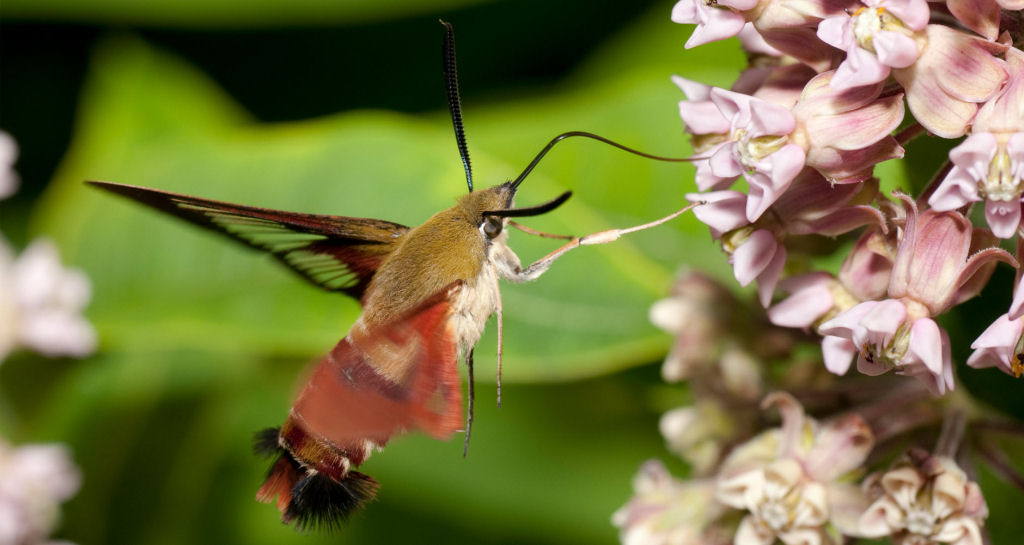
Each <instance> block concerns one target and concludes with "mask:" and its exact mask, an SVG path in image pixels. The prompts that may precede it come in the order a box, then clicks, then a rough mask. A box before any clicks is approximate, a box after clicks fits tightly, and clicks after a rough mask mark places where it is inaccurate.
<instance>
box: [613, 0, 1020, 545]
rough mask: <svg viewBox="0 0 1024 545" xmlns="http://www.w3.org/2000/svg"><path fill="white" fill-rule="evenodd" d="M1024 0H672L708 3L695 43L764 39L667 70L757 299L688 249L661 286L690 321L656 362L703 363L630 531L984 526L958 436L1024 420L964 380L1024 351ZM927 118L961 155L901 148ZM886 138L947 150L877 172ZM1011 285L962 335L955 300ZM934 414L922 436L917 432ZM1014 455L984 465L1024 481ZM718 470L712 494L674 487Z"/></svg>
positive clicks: (719, 217) (678, 315)
mask: <svg viewBox="0 0 1024 545" xmlns="http://www.w3.org/2000/svg"><path fill="white" fill-rule="evenodd" d="M1022 9H1024V3H1022V2H1020V0H972V1H967V0H947V1H945V2H927V1H926V0H729V1H723V0H718V1H716V2H706V1H703V0H679V1H678V2H677V3H676V5H675V7H674V9H673V10H672V14H671V18H672V20H673V21H674V22H677V23H683V24H692V25H696V27H695V28H694V31H693V34H692V35H691V36H690V39H689V40H688V41H687V42H686V47H687V48H692V47H696V46H699V45H702V44H706V43H709V42H713V41H717V40H722V39H727V38H732V37H739V39H740V41H741V43H742V44H743V47H744V49H745V50H746V52H747V56H748V59H749V60H750V67H749V68H748V69H746V70H745V71H743V73H742V74H740V76H739V77H738V79H737V80H736V82H735V83H734V84H733V85H732V86H731V87H730V88H727V89H726V88H719V87H712V86H708V85H705V84H703V83H701V82H699V81H693V80H691V79H687V78H685V77H680V76H673V78H672V80H673V82H674V83H675V84H676V86H678V87H679V89H680V90H681V91H682V93H683V95H684V99H683V100H681V101H680V102H679V115H680V117H681V118H682V121H683V124H684V130H685V131H686V132H687V133H688V134H689V135H690V136H691V138H692V146H693V150H694V154H693V156H692V158H693V164H694V166H695V168H696V175H695V180H694V181H695V185H696V189H697V191H695V192H693V193H689V194H687V199H688V200H690V201H691V202H694V203H700V205H699V206H697V207H696V208H695V209H694V213H695V215H696V217H697V218H698V219H699V220H700V221H701V222H703V223H704V224H706V225H707V226H708V228H709V230H710V232H711V236H712V237H713V238H714V240H716V241H717V242H718V243H719V244H720V245H721V248H722V250H723V251H724V252H725V254H726V255H727V256H728V260H729V262H730V263H731V265H732V268H733V275H734V276H735V280H736V282H737V283H738V284H739V285H741V286H747V285H756V288H757V289H756V299H757V305H756V306H758V307H760V308H754V307H750V306H746V305H744V304H743V303H742V302H741V301H740V300H738V299H737V298H736V297H735V296H733V295H732V294H731V293H730V291H729V289H728V288H727V287H724V286H721V285H719V284H717V283H716V282H715V281H713V280H711V279H710V278H708V277H705V276H702V275H700V274H698V273H692V272H687V273H684V274H683V275H681V277H680V279H679V280H678V282H677V285H676V287H675V288H674V290H673V293H672V296H671V297H670V298H669V299H666V300H664V301H660V302H658V303H656V304H655V305H654V306H653V307H652V312H651V319H652V322H653V323H654V324H655V325H657V326H659V327H661V328H662V329H664V330H666V331H668V332H669V333H672V334H674V335H676V342H675V345H674V346H673V348H672V350H671V352H670V354H669V356H668V359H667V360H666V362H665V365H664V367H663V377H664V378H665V379H666V380H668V381H669V382H677V381H687V383H688V386H689V389H688V390H687V391H688V392H689V399H687V402H686V404H685V405H683V406H681V407H678V408H676V409H673V410H671V411H669V412H667V413H665V415H664V416H663V417H662V420H661V425H660V428H661V432H662V434H663V435H664V436H665V440H666V444H667V447H668V449H669V450H670V451H672V452H673V453H675V454H677V455H679V456H681V457H682V458H683V459H684V460H686V461H687V462H689V463H690V465H691V467H692V469H693V472H694V474H695V476H694V478H693V479H690V480H678V479H675V478H674V477H671V476H669V475H668V474H667V471H665V469H664V467H663V466H660V465H656V464H654V463H653V462H649V463H647V464H646V465H644V466H643V467H642V469H641V472H640V475H638V477H637V482H636V483H634V484H635V494H636V495H635V496H634V499H633V500H631V501H630V502H629V503H628V504H627V505H626V506H625V507H623V508H622V509H621V510H620V511H619V512H618V513H616V515H615V517H614V522H615V523H616V524H617V525H618V526H619V527H620V528H621V531H622V537H623V540H624V542H627V543H630V544H631V545H639V544H643V545H653V544H690V543H729V542H731V543H736V544H737V545H755V544H763V545H767V544H769V543H775V542H780V541H781V542H783V543H786V544H796V543H800V544H824V543H841V542H844V541H846V540H848V539H849V538H878V537H886V536H888V537H889V538H890V539H891V540H892V541H893V542H895V543H913V544H926V543H927V544H931V543H956V544H958V545H966V544H981V543H983V542H984V540H985V537H984V534H985V528H984V521H985V518H986V517H987V515H988V510H987V508H986V503H985V500H984V496H983V494H982V492H981V489H980V488H979V487H978V485H977V484H976V483H974V482H973V481H972V480H971V479H970V478H969V477H968V475H969V474H970V472H971V471H972V469H971V468H970V466H967V465H965V464H967V463H968V461H969V457H968V454H967V453H966V452H967V450H968V449H967V448H964V449H961V448H960V447H961V445H966V446H971V445H976V444H981V443H985V442H984V441H981V442H980V443H979V442H978V441H975V439H978V437H977V436H979V435H981V434H987V433H1003V432H1005V431H1006V430H1008V429H1009V430H1011V431H1012V433H1015V434H1024V429H1021V428H1020V427H1019V426H1017V425H1015V424H1012V423H1011V424H1007V423H1006V422H1005V421H1003V420H1000V417H998V416H993V414H992V412H991V411H990V410H987V409H984V408H981V407H980V405H977V404H975V403H973V401H972V400H971V399H970V398H969V397H967V396H963V395H959V396H958V397H957V398H956V400H955V401H953V400H951V396H950V395H949V394H950V393H951V392H953V391H954V390H956V389H957V379H956V375H955V369H956V366H957V364H958V363H961V364H963V363H966V365H967V366H969V367H971V368H985V367H996V368H998V369H1000V370H1002V371H1004V372H1005V373H1007V374H1009V375H1013V376H1017V377H1020V376H1021V374H1024V274H1022V268H1024V265H1022V264H1024V223H1022V221H1024V220H1022V216H1024V213H1022V211H1024V208H1022V207H1024V52H1022V50H1021V44H1022V43H1024V13H1022V11H1021V10H1022ZM918 137H929V138H932V139H933V140H934V141H941V140H942V139H945V140H948V141H949V142H950V144H949V146H948V147H947V149H950V151H949V153H948V156H947V157H945V158H943V161H942V162H941V163H940V162H938V161H935V159H936V158H935V157H934V156H931V157H924V156H921V157H917V156H915V155H913V152H911V154H910V155H908V151H907V148H905V147H904V146H907V144H908V143H909V142H910V141H911V140H913V139H915V138H918ZM911 149H914V148H911ZM885 161H904V162H907V161H917V162H918V163H915V165H917V164H921V165H929V166H931V165H930V164H929V163H928V161H935V162H934V166H933V168H934V170H933V171H934V172H936V174H935V176H934V177H933V178H932V179H931V180H930V181H929V182H928V183H927V185H926V186H924V187H923V188H911V187H902V188H900V189H898V190H895V191H893V192H892V193H883V192H881V191H880V189H879V188H880V185H881V184H882V183H886V184H888V185H893V184H892V181H891V180H879V179H878V178H877V170H876V166H877V165H878V164H880V163H882V162H885ZM916 170H918V171H920V170H922V169H920V168H919V167H918V168H917V169H916ZM741 179H742V180H741ZM741 182H742V183H741ZM976 204H977V206H975V205H976ZM975 209H976V210H975ZM839 252H842V254H839ZM829 253H831V254H832V255H833V256H835V258H834V259H830V260H823V259H820V257H821V256H822V255H825V254H829ZM821 263H835V264H838V265H837V266H836V267H835V268H832V269H830V268H826V267H823V266H822V265H821ZM998 267H1004V268H1007V270H1013V271H1014V272H1015V275H1012V276H1013V278H1014V280H1013V282H1014V285H1013V286H1004V285H998V284H995V285H993V286H990V284H993V283H992V282H990V280H991V279H993V278H999V279H1000V280H999V282H1004V280H1002V278H1004V277H1005V275H1003V274H1000V275H997V276H994V275H995V273H996V271H997V268H998ZM999 290H1004V292H1005V293H1010V292H1011V290H1012V293H1013V295H1012V300H1003V301H999V300H998V299H999V298H998V297H996V298H995V300H993V298H991V297H989V298H986V301H987V302H988V303H989V306H990V307H993V308H994V312H992V313H991V315H984V316H982V315H977V317H976V319H977V320H979V321H982V322H981V323H983V324H989V325H988V326H987V329H986V328H984V326H983V327H980V328H978V330H979V331H980V330H982V329H984V332H982V333H980V335H979V334H977V333H975V335H977V336H976V337H975V338H974V340H973V342H972V341H971V340H970V339H968V340H967V343H970V348H969V349H968V348H967V346H954V345H953V344H952V343H951V336H950V333H949V332H948V331H947V330H946V328H945V327H944V326H943V324H944V323H945V321H946V319H947V318H946V315H947V314H949V313H950V311H951V310H953V309H955V308H956V307H957V306H958V305H961V304H963V303H965V302H967V301H969V300H971V299H973V298H975V297H976V296H978V295H979V294H981V293H982V292H983V291H986V293H989V292H990V291H995V292H998V291H999ZM1001 312H1004V314H1001V315H999V313H1001ZM972 319H974V318H973V317H972ZM961 342H962V341H961ZM967 343H964V344H965V345H966V344H967ZM808 345H811V346H813V345H817V349H815V350H811V351H808V350H807V349H805V348H802V347H806V346H808ZM971 350H973V353H972V352H971ZM965 353H966V354H969V356H968V355H965ZM958 359H959V360H960V361H958ZM851 370H855V372H851ZM784 391H790V392H793V394H786V393H783V392H784ZM759 402H760V404H759ZM772 409H777V410H778V412H779V414H780V415H781V423H780V424H779V426H778V427H775V428H771V427H770V424H769V422H770V420H769V419H768V418H769V416H770V415H771V414H772V412H773V411H772ZM896 409H898V410H896ZM811 415H813V416H811ZM766 426H768V427H769V428H770V429H768V430H767V431H765V427H766ZM998 430H1001V431H998ZM911 434H913V440H912V441H911V439H909V437H910V435H911ZM965 434H970V435H971V437H970V438H971V441H967V440H965V439H964V435H965ZM929 435H930V436H932V437H933V438H935V437H937V440H936V446H935V447H934V451H933V452H931V453H928V452H927V451H925V450H922V447H924V448H928V447H929V445H921V444H919V443H920V441H922V440H927V438H928V437H929ZM896 438H899V439H900V441H895V440H894V439H896ZM908 443H909V445H908ZM985 444H989V443H985ZM914 445H916V446H914ZM908 446H910V447H911V448H910V450H907V448H908ZM901 449H902V450H901ZM1000 456H1002V454H1001V453H998V452H997V453H993V451H992V450H991V449H989V451H988V456H987V458H986V460H987V461H988V463H989V466H990V469H991V470H993V471H995V472H996V473H998V474H1000V475H1003V476H1004V477H1006V480H1007V481H1009V482H1016V483H1024V478H1022V476H1021V475H1019V474H1017V473H1016V471H1017V470H1015V469H1014V468H1013V467H1012V464H1005V463H1000V462H999V460H1000V459H1001V458H1000ZM892 459H897V462H895V463H893V464H892V465H891V466H889V467H888V469H886V468H885V467H882V466H881V464H880V461H881V460H892ZM655 482H656V483H660V484H659V485H658V486H653V485H651V483H655ZM706 490H713V492H710V493H708V494H710V495H711V497H712V498H713V500H712V501H713V503H714V505H715V507H714V508H710V507H707V508H704V509H702V510H700V511H699V512H697V511H692V510H691V511H686V512H685V513H683V514H681V511H680V509H679V506H677V505H674V504H673V502H675V501H679V500H678V498H679V497H681V496H680V495H681V494H684V492H682V491H686V492H685V494H686V495H697V494H699V493H700V492H698V491H706ZM673 498H676V499H673ZM673 521H674V522H673ZM723 536H724V537H723Z"/></svg>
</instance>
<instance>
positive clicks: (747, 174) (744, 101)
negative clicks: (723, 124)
mask: <svg viewBox="0 0 1024 545" xmlns="http://www.w3.org/2000/svg"><path fill="white" fill-rule="evenodd" d="M709 98H710V100H711V102H712V103H714V105H715V106H716V107H717V108H718V112H719V114H718V115H719V116H720V117H721V118H724V119H726V120H727V121H728V123H729V127H728V132H727V134H728V140H726V141H725V142H722V143H720V144H718V145H717V146H715V147H714V148H712V149H710V150H708V151H707V152H706V155H707V158H708V160H707V162H706V163H702V164H701V163H698V164H696V166H697V169H698V173H697V179H698V180H699V181H700V182H702V183H698V188H699V189H702V190H704V189H725V188H726V187H727V186H728V185H730V184H731V183H732V182H733V181H735V180H736V179H737V178H739V177H740V176H741V175H742V176H743V177H744V178H745V179H746V180H747V183H748V184H749V185H750V197H749V198H748V199H747V209H746V214H747V219H749V220H750V221H755V220H756V219H757V218H758V217H760V216H761V214H762V213H764V211H765V210H767V209H768V207H769V206H771V204H772V203H773V202H775V199H776V198H778V196H779V195H781V194H782V193H783V192H784V191H785V190H786V189H787V188H788V187H789V184H790V183H791V182H792V181H793V178H794V177H796V175H797V173H799V172H800V170H801V169H802V168H803V166H804V150H803V149H802V148H801V147H800V146H798V145H796V144H793V143H791V142H790V138H789V134H790V133H791V132H792V131H793V129H794V128H795V127H796V120H795V119H794V117H793V114H791V113H790V112H789V110H788V109H786V108H784V107H782V106H779V105H776V104H772V103H770V102H767V101H764V100H761V99H758V98H754V97H751V96H748V95H744V94H740V93H735V92H732V91H727V90H725V89H720V88H717V87H716V88H712V89H711V91H710V93H709ZM715 119H718V118H715ZM708 121H709V122H710V121H711V119H709V120H708ZM702 185H703V187H701V186H702Z"/></svg>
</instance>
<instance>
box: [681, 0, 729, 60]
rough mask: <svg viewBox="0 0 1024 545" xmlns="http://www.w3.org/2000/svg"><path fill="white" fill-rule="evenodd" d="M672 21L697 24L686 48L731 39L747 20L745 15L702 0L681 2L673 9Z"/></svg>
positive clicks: (682, 0)
mask: <svg viewBox="0 0 1024 545" xmlns="http://www.w3.org/2000/svg"><path fill="white" fill-rule="evenodd" d="M672 21H673V22H675V23H681V24H696V25H697V28H695V29H694V30H693V34H691V35H690V39H689V40H687V41H686V48H687V49H691V48H694V47H697V46H698V45H703V44H706V43H710V42H714V41H718V40H723V39H725V38H731V37H733V36H735V35H737V34H739V33H740V30H742V29H743V25H744V24H745V23H746V20H745V19H744V18H743V15H741V14H739V13H736V12H734V11H732V10H729V9H719V8H718V7H716V6H711V5H708V4H706V3H704V2H702V1H700V0H680V1H679V2H676V5H675V6H674V7H673V8H672Z"/></svg>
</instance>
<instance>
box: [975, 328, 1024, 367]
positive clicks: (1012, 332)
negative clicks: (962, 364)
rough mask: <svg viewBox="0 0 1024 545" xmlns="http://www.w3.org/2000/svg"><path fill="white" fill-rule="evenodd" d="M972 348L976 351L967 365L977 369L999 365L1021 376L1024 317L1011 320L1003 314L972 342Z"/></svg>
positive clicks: (1023, 352) (1023, 350)
mask: <svg viewBox="0 0 1024 545" xmlns="http://www.w3.org/2000/svg"><path fill="white" fill-rule="evenodd" d="M971 348H972V349H974V353H973V354H971V357H970V358H968V359H967V365H969V366H971V367H974V368H976V369H983V368H985V367H998V368H999V370H1000V371H1002V372H1004V373H1006V374H1008V375H1014V376H1017V377H1019V376H1020V375H1021V373H1022V372H1024V319H1022V318H1017V319H1015V320H1011V319H1010V317H1009V316H1008V315H1006V314H1003V315H1002V316H1000V317H998V318H996V321H995V322H993V323H992V325H990V326H988V329H986V330H985V331H984V332H983V333H982V334H981V335H980V336H979V337H978V338H977V339H976V340H975V341H974V342H973V343H971Z"/></svg>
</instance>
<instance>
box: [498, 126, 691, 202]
mask: <svg viewBox="0 0 1024 545" xmlns="http://www.w3.org/2000/svg"><path fill="white" fill-rule="evenodd" d="M573 136H582V137H584V138H590V139H592V140H597V141H598V142H604V143H605V144H608V145H609V146H614V147H616V148H619V149H620V150H623V151H628V152H629V153H632V154H634V155H639V156H640V157H646V158H648V159H654V160H655V161H668V162H671V163H688V162H691V161H693V160H695V158H693V157H662V156H660V155H651V154H650V153H644V152H642V151H639V150H635V149H633V148H631V147H628V146H624V145H622V144H620V143H618V142H615V141H613V140H609V139H607V138H605V137H603V136H600V135H596V134H594V133H591V132H586V131H569V132H563V133H562V134H560V135H558V136H556V137H554V138H552V139H551V141H550V142H548V145H546V146H544V149H542V150H540V153H538V154H537V156H536V157H534V158H533V161H530V164H529V165H526V169H525V170H523V173H522V174H520V175H519V177H517V178H516V179H515V180H513V181H512V182H511V187H512V193H511V194H512V195H514V194H515V192H516V189H517V188H518V187H519V184H521V183H523V180H525V179H526V177H527V176H529V174H530V172H532V171H533V169H534V168H535V167H536V166H537V163H540V160H541V159H543V158H544V156H545V155H547V154H548V152H549V151H551V148H553V147H555V144H557V143H559V142H561V141H562V140H565V139H566V138H571V137H573Z"/></svg>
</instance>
